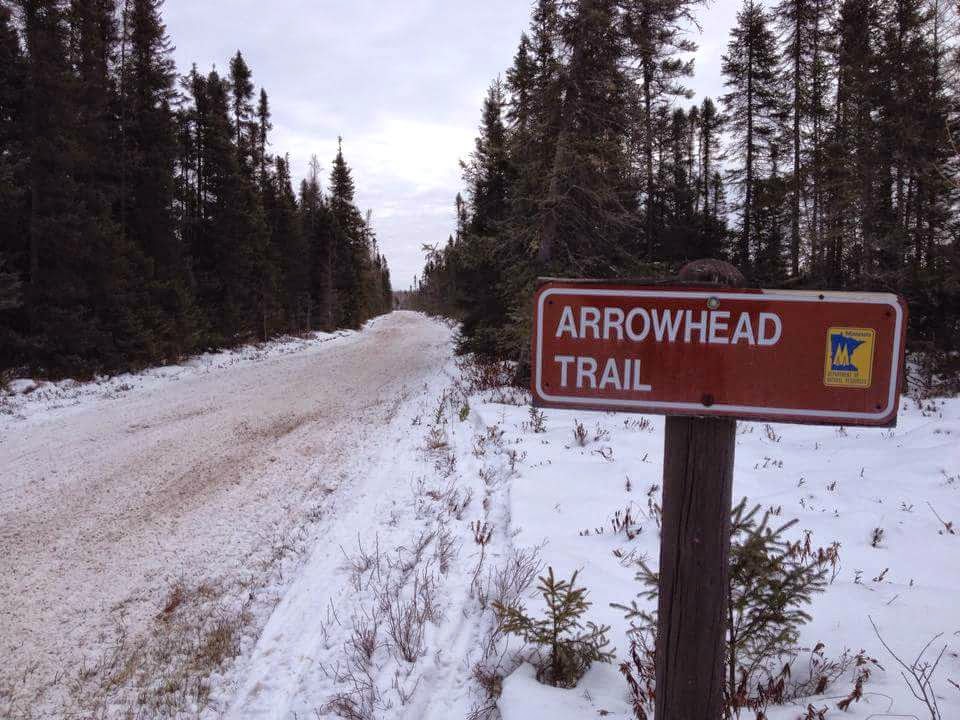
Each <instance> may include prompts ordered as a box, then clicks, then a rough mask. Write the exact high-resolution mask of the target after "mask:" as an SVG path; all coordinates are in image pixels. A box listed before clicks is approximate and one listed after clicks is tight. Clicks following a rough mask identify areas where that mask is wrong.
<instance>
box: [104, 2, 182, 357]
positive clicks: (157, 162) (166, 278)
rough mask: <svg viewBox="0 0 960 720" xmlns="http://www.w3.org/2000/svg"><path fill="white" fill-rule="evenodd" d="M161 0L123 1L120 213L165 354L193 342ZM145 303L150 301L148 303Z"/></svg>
mask: <svg viewBox="0 0 960 720" xmlns="http://www.w3.org/2000/svg"><path fill="white" fill-rule="evenodd" d="M162 4H163V0H124V6H123V11H122V19H123V28H122V37H121V42H122V45H121V53H120V55H121V57H120V130H119V132H120V153H119V155H120V166H121V180H120V182H121V187H120V200H119V205H120V217H119V222H120V225H121V228H122V231H123V233H124V235H125V236H126V237H127V238H128V239H129V240H130V241H131V242H132V243H135V247H136V248H137V249H138V251H139V252H140V253H141V254H142V255H143V256H145V257H146V258H147V259H148V261H149V265H148V266H147V267H146V268H145V270H144V273H145V274H146V277H145V278H144V281H145V282H146V284H147V285H148V286H149V292H150V300H149V302H150V303H151V304H152V305H153V306H154V308H155V309H154V310H152V311H148V312H147V313H146V314H148V315H150V316H151V318H152V319H151V320H150V321H149V323H150V325H151V331H152V333H151V334H152V335H153V336H154V338H155V340H156V342H157V343H158V345H159V349H160V350H159V354H160V356H162V357H171V356H173V357H175V356H178V355H181V354H183V353H185V352H189V351H190V350H192V349H193V347H194V346H195V340H196V338H195V335H194V332H195V331H194V322H195V318H194V308H193V305H192V299H191V297H190V294H189V279H188V273H187V265H186V258H185V249H184V247H183V246H182V244H181V242H180V238H179V236H178V234H177V232H176V215H175V212H174V200H175V196H176V189H177V184H176V180H175V177H174V166H175V159H176V157H177V137H176V119H175V116H174V113H173V111H172V103H173V101H174V98H175V94H176V93H175V86H174V82H175V68H174V62H173V58H172V57H171V52H172V48H171V45H170V40H169V38H168V37H167V33H166V27H165V26H164V24H163V21H162V19H161V7H162ZM145 302H146V301H145Z"/></svg>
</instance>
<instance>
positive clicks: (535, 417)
mask: <svg viewBox="0 0 960 720" xmlns="http://www.w3.org/2000/svg"><path fill="white" fill-rule="evenodd" d="M529 416H530V421H529V427H530V430H531V431H532V432H535V433H545V432H546V431H547V416H546V414H545V413H544V412H543V410H537V409H536V408H535V407H533V406H532V405H531V406H530V410H529Z"/></svg>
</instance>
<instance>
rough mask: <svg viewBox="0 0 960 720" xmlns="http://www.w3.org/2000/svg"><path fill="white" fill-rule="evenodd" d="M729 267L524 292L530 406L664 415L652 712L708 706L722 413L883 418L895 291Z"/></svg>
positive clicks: (723, 457) (717, 631)
mask: <svg viewBox="0 0 960 720" xmlns="http://www.w3.org/2000/svg"><path fill="white" fill-rule="evenodd" d="M743 282H744V279H743V276H742V275H741V274H740V272H739V271H738V270H737V269H736V268H734V267H733V266H732V265H729V264H727V263H723V262H720V261H716V260H700V261H697V262H694V263H690V264H689V265H687V266H686V267H685V268H684V269H683V271H681V274H680V276H679V277H678V278H677V279H676V280H674V281H672V282H671V283H669V284H653V285H651V284H633V283H624V282H609V281H587V280H548V281H544V283H543V284H542V285H541V287H540V288H539V289H538V291H537V294H536V298H535V302H534V325H533V339H532V344H533V347H532V355H531V366H532V367H531V386H532V392H533V397H534V404H535V405H537V406H540V407H559V408H571V409H581V410H619V411H628V412H646V413H654V414H663V415H667V416H668V417H667V421H666V433H665V438H664V461H663V518H662V531H661V543H660V570H659V572H660V594H659V606H658V627H657V648H656V653H657V689H656V718H657V720H720V718H722V717H723V687H724V666H725V657H726V652H725V649H726V609H727V600H728V594H729V556H730V512H731V509H732V504H733V461H734V453H735V447H736V421H737V419H754V420H770V421H774V422H792V423H807V424H833V425H868V426H879V427H887V426H892V425H893V424H895V423H896V416H897V407H898V402H899V393H900V383H901V379H902V376H903V357H904V342H905V334H906V322H907V314H906V306H905V304H904V303H903V301H902V300H901V299H899V298H898V297H896V296H894V295H889V294H884V293H826V292H823V293H820V292H797V291H794V292H791V291H775V290H774V291H771V290H747V289H742V288H741V287H740V286H742V285H743Z"/></svg>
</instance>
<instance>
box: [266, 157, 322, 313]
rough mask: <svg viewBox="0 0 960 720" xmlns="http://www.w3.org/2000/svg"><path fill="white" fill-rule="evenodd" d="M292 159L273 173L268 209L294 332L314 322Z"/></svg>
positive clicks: (279, 161) (279, 160)
mask: <svg viewBox="0 0 960 720" xmlns="http://www.w3.org/2000/svg"><path fill="white" fill-rule="evenodd" d="M289 162H290V161H289V158H277V159H276V161H275V170H274V174H273V183H272V185H273V196H274V200H273V203H272V204H271V206H268V209H267V220H268V223H269V225H270V236H271V245H272V246H273V247H274V248H275V251H276V252H277V254H278V255H279V263H280V271H281V276H282V278H283V294H284V297H283V305H284V310H285V315H286V317H287V327H288V328H289V329H290V330H293V331H297V330H308V329H310V326H311V325H312V323H313V318H312V317H311V313H312V310H313V297H312V294H311V291H310V263H309V261H307V260H308V258H309V254H308V244H307V241H306V238H305V237H304V234H303V228H302V225H301V222H300V216H299V211H298V208H297V200H296V196H295V195H294V193H293V186H292V184H291V180H290V166H289Z"/></svg>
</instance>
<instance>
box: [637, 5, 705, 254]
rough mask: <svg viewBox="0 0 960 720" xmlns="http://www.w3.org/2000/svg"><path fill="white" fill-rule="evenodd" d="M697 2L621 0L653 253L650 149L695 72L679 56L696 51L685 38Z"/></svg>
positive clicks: (648, 245) (649, 245) (654, 228)
mask: <svg viewBox="0 0 960 720" xmlns="http://www.w3.org/2000/svg"><path fill="white" fill-rule="evenodd" d="M700 4H701V2H700V1H699V0H628V1H627V2H625V3H624V29H623V32H624V35H625V37H626V39H627V40H628V41H629V43H630V44H631V46H632V47H631V52H632V54H633V55H634V56H635V57H636V58H637V60H638V81H639V84H640V91H641V99H640V129H641V146H642V153H643V175H644V188H643V189H644V195H645V198H646V199H645V206H644V215H645V217H646V222H645V232H646V240H645V241H646V251H647V256H648V259H650V258H651V257H652V254H653V251H654V244H655V243H656V242H657V235H658V233H659V232H660V230H661V228H658V227H657V222H656V217H657V215H658V213H657V212H656V211H655V210H654V208H655V206H656V205H657V204H658V200H657V197H656V196H657V191H658V188H657V183H656V182H655V178H656V170H655V167H654V148H655V146H656V138H657V135H658V132H657V127H656V126H657V123H656V118H657V114H658V112H659V111H661V110H662V109H663V108H665V107H667V106H669V104H670V103H671V102H672V101H673V100H674V99H676V98H677V97H687V98H689V97H691V93H690V91H689V90H688V89H687V88H686V87H685V86H684V85H683V81H684V79H685V78H687V77H690V76H692V75H693V60H692V59H686V58H684V57H683V56H684V55H689V54H690V53H693V52H695V51H696V49H697V45H696V43H695V42H694V41H693V40H692V39H691V38H690V37H688V36H687V32H688V27H689V26H690V25H695V24H696V21H695V19H694V9H695V8H696V7H697V6H698V5H700Z"/></svg>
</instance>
